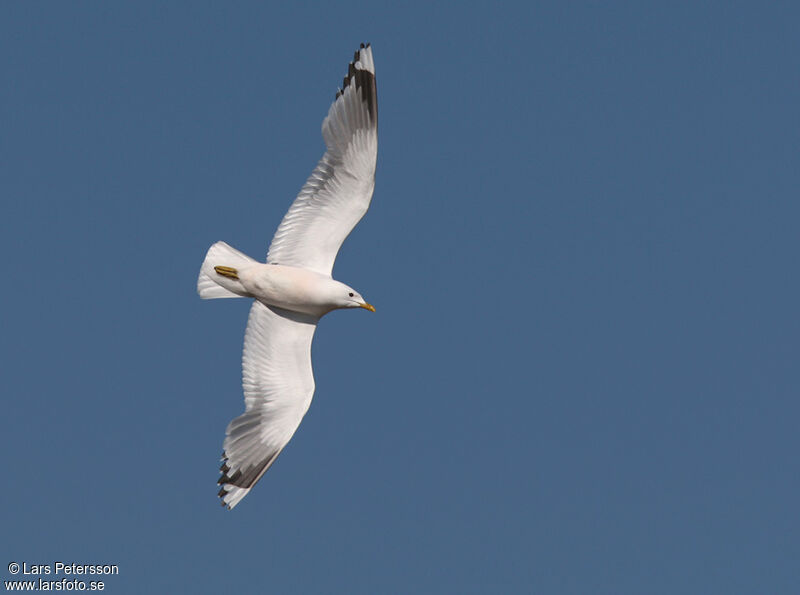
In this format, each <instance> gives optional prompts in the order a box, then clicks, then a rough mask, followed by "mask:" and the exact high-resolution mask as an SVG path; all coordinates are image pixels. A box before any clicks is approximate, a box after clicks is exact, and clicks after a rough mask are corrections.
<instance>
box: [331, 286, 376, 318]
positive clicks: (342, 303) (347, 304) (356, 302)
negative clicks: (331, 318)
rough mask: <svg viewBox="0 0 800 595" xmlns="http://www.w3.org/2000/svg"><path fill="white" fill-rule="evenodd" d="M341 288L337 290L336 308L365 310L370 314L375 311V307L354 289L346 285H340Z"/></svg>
mask: <svg viewBox="0 0 800 595" xmlns="http://www.w3.org/2000/svg"><path fill="white" fill-rule="evenodd" d="M339 285H340V286H341V287H338V288H337V295H336V307H337V308H364V309H365V310H369V311H370V312H374V311H375V306H373V305H372V304H368V303H367V301H366V300H365V299H364V298H363V297H361V294H360V293H358V292H357V291H356V290H355V289H353V288H352V287H348V286H347V285H345V284H344V283H339Z"/></svg>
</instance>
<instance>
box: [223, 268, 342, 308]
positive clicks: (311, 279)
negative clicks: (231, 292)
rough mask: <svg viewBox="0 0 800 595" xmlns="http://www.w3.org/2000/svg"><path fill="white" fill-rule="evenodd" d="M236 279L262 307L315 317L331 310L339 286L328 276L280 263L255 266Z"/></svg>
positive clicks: (241, 273) (240, 272)
mask: <svg viewBox="0 0 800 595" xmlns="http://www.w3.org/2000/svg"><path fill="white" fill-rule="evenodd" d="M239 279H240V281H241V283H242V286H243V287H244V288H245V289H246V290H247V292H248V293H249V294H251V295H252V296H253V297H255V298H256V299H257V300H259V301H260V302H262V303H264V304H267V305H269V306H277V307H279V308H284V309H286V310H292V311H294V312H303V313H305V314H312V315H315V316H322V315H323V314H326V313H327V312H330V311H331V310H332V309H333V307H334V304H333V301H332V300H333V296H334V295H335V293H334V290H335V288H336V287H337V286H338V284H337V283H336V281H334V280H333V279H331V278H330V277H328V276H327V275H322V274H320V273H315V272H313V271H308V270H305V269H300V268H296V267H289V266H284V265H279V264H261V263H259V264H254V265H252V266H250V267H248V268H247V269H245V270H242V271H239Z"/></svg>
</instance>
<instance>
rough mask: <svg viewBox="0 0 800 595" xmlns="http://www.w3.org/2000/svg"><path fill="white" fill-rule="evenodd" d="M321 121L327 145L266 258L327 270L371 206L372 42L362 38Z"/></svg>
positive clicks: (374, 151) (374, 132)
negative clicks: (341, 86) (358, 48)
mask: <svg viewBox="0 0 800 595" xmlns="http://www.w3.org/2000/svg"><path fill="white" fill-rule="evenodd" d="M343 87H344V89H343V90H342V91H339V92H338V93H337V94H336V100H335V101H334V102H333V105H331V108H330V110H329V111H328V116H327V117H326V118H325V120H324V121H323V122H322V137H323V138H324V139H325V145H326V147H327V149H328V150H327V151H326V153H325V155H323V156H322V159H320V161H319V163H318V164H317V167H316V168H315V169H314V171H313V172H312V174H311V177H309V178H308V180H307V181H306V183H305V186H303V189H302V190H300V194H298V195H297V198H296V199H295V200H294V203H292V206H291V207H290V208H289V211H288V212H287V213H286V215H285V216H284V218H283V221H281V224H280V226H279V227H278V231H276V232H275V237H273V238H272V244H271V245H270V247H269V252H268V253H267V262H270V263H278V264H284V265H290V266H296V267H301V268H306V269H311V270H313V271H316V272H318V273H323V274H325V275H330V274H331V271H332V270H333V261H334V260H336V254H337V253H338V252H339V248H340V247H341V245H342V242H344V239H345V238H346V237H347V236H348V235H349V234H350V232H351V231H352V230H353V228H354V227H355V226H356V223H358V222H359V220H360V219H361V217H363V216H364V213H366V212H367V209H368V208H369V202H370V200H371V199H372V191H373V189H374V188H375V163H376V161H377V158H378V95H377V90H376V87H375V66H374V64H373V62H372V48H371V47H370V46H369V45H367V46H366V47H365V46H364V45H363V44H362V45H361V49H360V50H359V51H357V52H356V54H355V57H354V58H353V62H351V63H350V67H349V69H348V72H347V76H346V77H344V83H343Z"/></svg>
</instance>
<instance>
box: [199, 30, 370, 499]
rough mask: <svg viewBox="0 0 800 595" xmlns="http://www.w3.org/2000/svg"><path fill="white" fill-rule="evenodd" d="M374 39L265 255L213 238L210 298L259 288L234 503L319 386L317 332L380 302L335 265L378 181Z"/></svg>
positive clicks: (236, 440) (230, 476) (233, 465)
mask: <svg viewBox="0 0 800 595" xmlns="http://www.w3.org/2000/svg"><path fill="white" fill-rule="evenodd" d="M377 105H378V104H377V91H376V86H375V66H374V63H373V61H372V48H370V46H369V45H366V46H364V45H363V44H362V45H361V48H360V49H359V50H358V51H357V52H356V54H355V57H354V59H353V62H351V63H350V66H349V69H348V73H347V76H346V77H345V79H344V85H343V89H342V90H340V91H339V92H338V93H337V94H336V100H335V101H334V102H333V104H332V105H331V107H330V110H329V111H328V116H327V117H326V118H325V120H324V121H323V123H322V136H323V138H324V139H325V145H326V148H327V151H326V152H325V154H324V155H323V157H322V159H320V161H319V163H318V164H317V167H316V168H315V169H314V171H313V172H312V174H311V176H310V177H309V178H308V180H307V181H306V183H305V185H304V186H303V188H302V190H301V191H300V193H299V194H298V196H297V198H296V199H295V201H294V203H292V206H291V207H290V208H289V211H288V212H287V213H286V215H285V216H284V218H283V221H282V222H281V224H280V226H279V227H278V230H277V232H276V233H275V236H274V238H273V239H272V243H271V245H270V248H269V252H268V254H267V262H266V264H265V263H259V262H257V261H255V260H254V259H252V258H250V257H249V256H247V255H245V254H242V253H241V252H239V251H238V250H236V249H235V248H232V247H231V246H229V245H228V244H226V243H224V242H217V243H216V244H214V245H213V246H211V248H209V250H208V253H207V254H206V258H205V260H204V262H203V265H202V267H201V269H200V275H199V277H198V280H197V292H198V294H199V295H200V297H202V298H204V299H213V298H227V297H249V298H254V302H253V305H252V307H251V309H250V317H249V319H248V322H247V330H246V332H245V340H244V353H243V356H242V384H243V387H244V397H245V412H244V413H243V414H242V415H240V416H239V417H237V418H235V419H234V420H233V421H231V423H230V424H229V425H228V429H227V431H226V437H225V443H224V452H223V455H222V457H223V464H222V467H221V469H222V477H221V478H220V480H219V483H220V484H221V486H222V488H221V489H220V492H219V495H220V498H222V502H223V505H225V506H227V507H228V508H233V507H234V506H236V504H238V502H239V501H240V500H241V499H242V498H243V497H244V496H246V495H247V493H248V492H249V491H250V489H252V487H253V485H255V483H256V482H257V481H258V480H259V479H260V478H261V476H262V475H263V474H264V473H265V472H266V471H267V469H269V467H270V465H272V463H273V462H274V461H275V459H276V458H277V456H278V455H279V454H280V452H281V450H283V448H284V447H285V446H286V444H287V443H288V442H289V440H290V439H291V438H292V436H293V435H294V432H295V430H297V427H298V426H299V425H300V422H301V421H302V419H303V416H304V415H305V413H306V411H307V410H308V407H309V405H310V404H311V399H312V397H313V395H314V375H313V371H312V368H311V340H312V338H313V336H314V331H315V330H316V327H317V322H318V321H319V319H320V317H321V316H324V315H325V314H326V313H328V312H330V311H331V310H333V309H337V308H357V307H360V308H365V309H368V310H372V311H374V310H375V309H374V308H373V307H372V306H371V305H369V304H368V303H367V302H365V301H364V299H363V298H362V297H361V295H360V294H359V293H358V292H356V291H355V290H354V289H352V288H351V287H348V286H347V285H345V284H343V283H340V282H338V281H335V280H333V278H332V277H331V272H332V269H333V263H334V261H335V259H336V254H337V253H338V252H339V248H340V247H341V245H342V242H343V241H344V239H345V238H346V237H347V236H348V235H349V233H350V232H351V231H352V229H353V227H355V225H356V224H357V223H358V222H359V220H360V219H361V218H362V217H363V216H364V213H366V211H367V209H368V208H369V203H370V200H371V199H372V191H373V189H374V187H375V164H376V160H377V155H378V111H377Z"/></svg>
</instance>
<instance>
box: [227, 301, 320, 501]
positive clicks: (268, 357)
mask: <svg viewBox="0 0 800 595" xmlns="http://www.w3.org/2000/svg"><path fill="white" fill-rule="evenodd" d="M318 320H319V318H317V317H315V316H309V315H307V314H299V313H297V312H290V311H288V310H282V309H280V308H273V307H272V306H265V305H264V304H262V303H261V302H259V301H255V302H253V306H252V308H251V309H250V318H249V319H248V321H247V330H246V331H245V335H244V353H243V355H242V384H243V386H244V401H245V412H244V413H243V414H242V415H240V416H239V417H237V418H235V419H234V420H233V421H231V423H230V424H228V429H227V431H226V432H225V434H226V435H225V444H224V449H225V450H224V452H223V453H222V458H223V464H222V467H221V469H222V477H221V478H220V480H219V483H220V484H221V485H222V489H221V490H220V491H219V496H220V498H222V501H223V505H227V507H228V508H233V507H234V506H236V504H237V503H238V502H239V500H241V499H242V498H244V497H245V496H246V495H247V493H248V492H249V491H250V488H252V487H253V485H255V483H256V482H257V481H258V480H259V479H261V476H262V475H264V473H265V472H266V470H267V469H269V467H270V465H272V463H273V462H274V461H275V459H276V458H277V457H278V455H279V454H280V452H281V450H283V447H284V446H286V444H287V443H288V442H289V440H291V438H292V436H293V435H294V432H295V430H296V429H297V427H298V426H299V425H300V421H301V420H302V419H303V416H304V415H305V413H306V411H307V410H308V406H309V405H310V404H311V397H312V396H313V395H314V374H313V372H312V370H311V339H312V338H313V337H314V331H315V330H316V328H317V321H318Z"/></svg>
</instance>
